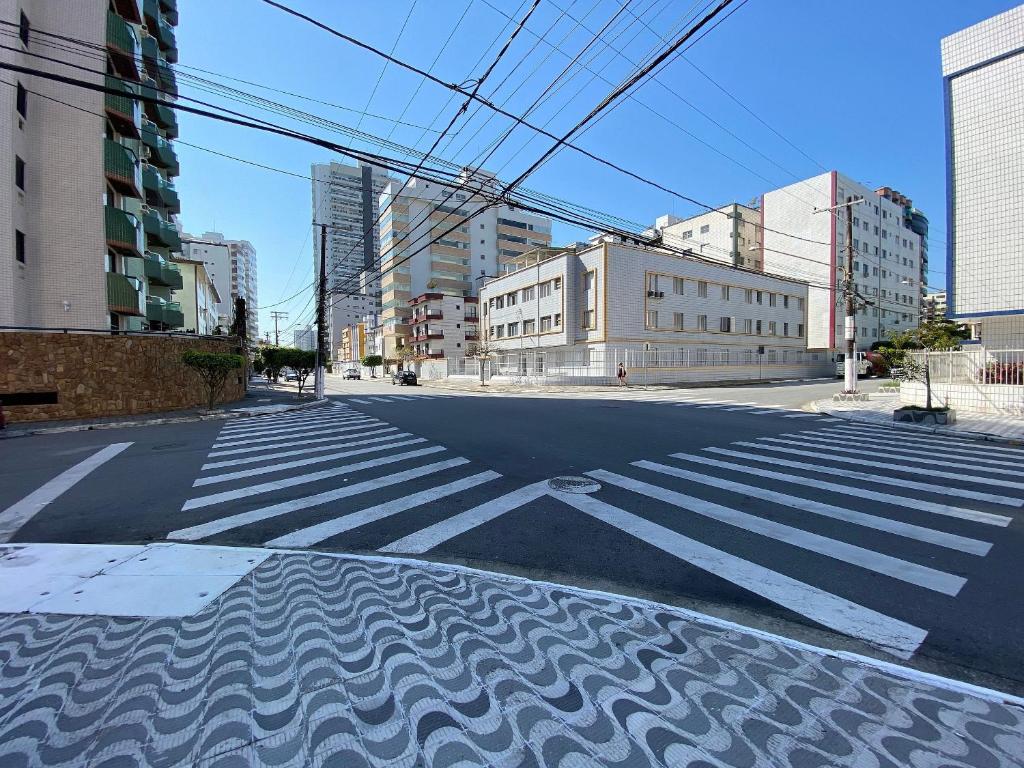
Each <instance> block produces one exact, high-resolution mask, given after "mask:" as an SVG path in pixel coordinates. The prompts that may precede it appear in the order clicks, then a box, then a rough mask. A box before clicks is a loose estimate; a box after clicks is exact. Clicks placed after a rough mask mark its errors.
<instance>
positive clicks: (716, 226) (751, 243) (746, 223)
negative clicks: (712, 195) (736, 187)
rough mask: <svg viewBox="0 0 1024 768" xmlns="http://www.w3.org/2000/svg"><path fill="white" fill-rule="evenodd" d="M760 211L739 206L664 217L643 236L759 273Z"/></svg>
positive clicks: (727, 206) (735, 204)
mask: <svg viewBox="0 0 1024 768" xmlns="http://www.w3.org/2000/svg"><path fill="white" fill-rule="evenodd" d="M760 221H761V212H760V211H759V210H757V209H756V208H751V207H749V206H746V205H740V204H739V203H732V204H731V205H726V206H723V207H721V208H718V209H716V210H714V211H708V212H707V213H701V214H698V215H697V216H691V217H689V218H687V219H681V218H678V217H677V216H671V215H665V216H661V217H659V218H658V219H657V221H656V222H655V224H654V226H653V227H652V228H651V229H650V230H648V231H646V232H645V233H644V234H645V235H647V236H648V237H653V236H656V235H661V238H662V242H664V243H665V245H668V246H671V247H672V248H683V249H686V250H689V251H692V252H693V253H694V254H696V255H698V256H701V257H703V258H705V259H713V260H714V261H720V262H722V263H723V264H730V265H732V266H734V267H748V268H750V269H756V270H760V269H762V268H763V266H764V265H763V264H762V262H761V229H760V226H759V224H760Z"/></svg>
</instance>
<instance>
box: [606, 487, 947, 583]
mask: <svg viewBox="0 0 1024 768" xmlns="http://www.w3.org/2000/svg"><path fill="white" fill-rule="evenodd" d="M587 474H588V475H589V476H591V477H593V478H596V479H597V480H601V481H603V482H605V483H610V484H612V485H617V486H619V487H620V488H625V489H626V490H629V491H633V492H634V493H639V494H641V495H643V496H647V497H648V498H651V499H656V500H658V501H661V502H664V503H665V504H671V505H672V506H674V507H679V508H680V509H685V510H687V511H689V512H696V513H697V514H698V515H703V516H704V517H707V518H710V519H712V520H717V521H718V522H720V523H725V524H726V525H732V526H734V527H736V528H739V529H741V530H744V531H753V532H754V533H757V534H760V535H761V536H764V537H766V538H769V539H774V540H775V541H779V542H782V543H783V544H788V545H790V546H793V547H799V548H800V549H806V550H807V551H808V552H817V553H818V554H819V555H824V556H825V557H831V558H833V559H834V560H840V561H842V562H844V563H850V564H851V565H856V566H859V567H861V568H864V569H865V570H868V571H874V572H875V573H881V574H883V575H885V576H889V577H891V578H893V579H899V580H900V581H905V582H907V583H908V584H916V585H917V586H919V587H924V588H925V589H930V590H932V591H934V592H941V593H942V594H944V595H956V594H957V593H958V592H959V591H960V589H961V588H962V587H963V585H964V584H965V583H966V582H967V579H965V578H963V577H962V576H954V575H953V574H951V573H945V572H944V571H938V570H936V569H934V568H929V567H928V566H926V565H919V564H917V563H912V562H909V561H907V560H900V559H899V558H898V557H892V556H891V555H886V554H883V553H881V552H875V551H874V550H870V549H865V548H864V547H858V546H857V545H855V544H849V543H847V542H845V541H840V540H838V539H831V538H829V537H828V536H821V535H819V534H817V533H812V532H811V531H805V530H803V529H802V528H794V527H793V526H791V525H786V524H785V523H778V522H775V521H774V520H769V519H767V518H763V517H758V516H757V515H751V514H748V513H746V512H741V511H740V510H738V509H733V508H732V507H726V506H723V505H721V504H715V503H714V502H711V501H706V500H705V499H700V498H697V497H696V496H687V495H686V494H684V493H679V492H678V491H672V490H669V489H668V488H662V487H661V486H658V485H651V484H650V483H645V482H643V481H642V480H635V479H633V478H632V477H626V476H625V475H619V474H616V473H614V472H608V471H607V470H603V469H599V470H595V471H593V472H588V473H587Z"/></svg>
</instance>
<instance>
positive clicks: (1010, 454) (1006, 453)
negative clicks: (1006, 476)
mask: <svg viewBox="0 0 1024 768" xmlns="http://www.w3.org/2000/svg"><path fill="white" fill-rule="evenodd" d="M821 431H822V432H828V433H830V434H837V435H840V436H842V435H856V436H858V437H862V438H870V439H872V440H874V441H875V443H876V444H877V443H879V442H894V441H895V442H899V444H900V445H919V446H924V447H928V448H942V449H950V450H952V449H956V450H958V451H963V452H964V453H977V454H981V455H984V456H994V455H999V456H1001V457H1003V458H1011V459H1019V460H1020V461H1024V449H1022V448H1003V447H1000V446H997V445H993V444H992V443H980V442H978V441H977V440H953V439H949V438H946V437H945V436H943V437H940V438H934V437H921V436H920V434H919V433H916V434H915V433H911V432H908V431H907V430H898V431H897V430H894V429H891V428H886V429H885V431H879V430H878V429H862V428H860V427H826V428H823V429H822V430H821Z"/></svg>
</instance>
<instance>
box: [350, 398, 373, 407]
mask: <svg viewBox="0 0 1024 768" xmlns="http://www.w3.org/2000/svg"><path fill="white" fill-rule="evenodd" d="M352 402H353V403H360V404H362V405H369V404H370V401H369V400H359V399H358V398H355V397H353V398H352Z"/></svg>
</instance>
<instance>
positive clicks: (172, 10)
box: [160, 0, 178, 24]
mask: <svg viewBox="0 0 1024 768" xmlns="http://www.w3.org/2000/svg"><path fill="white" fill-rule="evenodd" d="M160 10H161V11H163V12H164V18H165V19H167V21H169V22H170V23H171V24H177V23H178V0H160Z"/></svg>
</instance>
